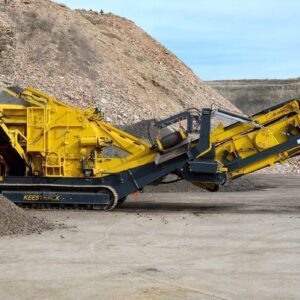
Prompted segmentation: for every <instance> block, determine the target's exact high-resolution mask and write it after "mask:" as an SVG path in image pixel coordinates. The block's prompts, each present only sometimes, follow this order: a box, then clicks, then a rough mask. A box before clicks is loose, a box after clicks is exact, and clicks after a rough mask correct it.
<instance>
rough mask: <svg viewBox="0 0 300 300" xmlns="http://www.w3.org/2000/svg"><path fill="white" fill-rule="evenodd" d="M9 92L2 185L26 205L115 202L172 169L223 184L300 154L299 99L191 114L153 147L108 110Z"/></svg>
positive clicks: (3, 107)
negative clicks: (251, 109)
mask: <svg viewBox="0 0 300 300" xmlns="http://www.w3.org/2000/svg"><path fill="white" fill-rule="evenodd" d="M1 93H4V97H0V178H1V180H0V192H1V193H3V194H4V195H6V196H7V197H8V198H9V199H11V200H12V201H14V202H15V203H18V204H24V203H28V202H30V203H35V202H43V203H45V202H46V203H52V201H55V202H60V203H64V204H71V205H73V204H74V203H77V204H80V205H82V204H84V205H85V204H88V205H101V206H102V207H106V208H109V209H112V208H114V207H115V206H116V205H117V204H118V203H121V201H124V199H125V198H126V196H127V195H129V194H130V193H133V192H135V191H138V190H141V189H142V188H143V187H144V186H146V185H148V184H159V183H162V182H163V179H164V178H166V177H167V176H168V175H169V174H172V175H177V177H178V180H181V179H184V180H187V181H189V182H192V183H193V184H194V185H196V186H198V187H200V188H204V189H207V190H210V191H215V190H216V189H217V188H218V186H219V185H220V184H224V183H225V181H226V177H227V176H229V177H232V178H235V177H239V176H242V175H245V174H249V173H252V172H254V171H256V170H259V169H262V168H265V167H268V166H272V165H274V164H275V163H278V162H284V161H286V160H287V159H288V158H290V157H293V156H296V155H298V154H299V153H300V107H299V100H289V101H286V102H284V103H280V104H278V105H276V106H274V107H271V108H269V109H267V110H264V111H262V112H260V113H258V114H256V115H254V116H252V117H248V116H242V115H237V114H235V113H230V112H226V111H223V110H221V109H219V110H212V109H203V110H202V112H201V113H200V112H199V111H198V110H196V111H197V114H196V115H195V114H194V115H193V114H192V113H190V112H189V111H186V112H182V113H179V114H177V115H174V116H171V117H169V118H167V119H164V120H160V121H157V122H156V125H157V126H159V128H164V127H168V126H170V125H171V124H174V123H176V122H178V123H179V124H180V126H179V129H177V130H175V131H173V132H172V133H170V134H169V135H166V136H164V137H162V138H161V139H156V141H155V142H154V143H153V144H150V143H148V142H145V141H143V140H142V139H140V138H137V137H135V136H133V135H131V134H129V133H127V132H125V131H123V130H120V129H119V128H117V127H115V126H113V125H111V124H109V123H107V122H105V121H104V116H103V114H102V113H101V111H99V110H98V109H94V108H88V109H85V110H83V109H80V108H75V107H71V106H69V105H67V104H64V103H62V102H60V101H58V100H56V99H54V98H53V97H51V96H49V95H47V94H45V93H43V92H40V91H37V90H35V89H33V88H26V89H16V88H2V91H1V90H0V96H1ZM2 96H3V95H2ZM217 115H218V116H222V115H223V116H224V115H225V116H227V117H230V118H232V119H233V120H235V122H234V123H233V124H231V125H229V126H224V125H223V124H222V123H221V122H219V123H218V125H217V126H216V128H215V129H213V130H211V123H210V122H211V121H210V120H211V118H212V117H213V116H217ZM182 120H184V121H186V123H187V126H186V128H184V127H183V126H182V125H181V124H182V123H181V121H182ZM195 128H196V129H195ZM165 183H166V182H165Z"/></svg>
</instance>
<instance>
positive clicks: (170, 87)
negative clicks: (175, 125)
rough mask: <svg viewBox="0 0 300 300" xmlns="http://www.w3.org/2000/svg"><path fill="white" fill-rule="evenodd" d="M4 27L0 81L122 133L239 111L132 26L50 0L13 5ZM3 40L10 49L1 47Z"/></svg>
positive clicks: (1, 11) (5, 9) (5, 10)
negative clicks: (192, 110) (125, 128)
mask: <svg viewBox="0 0 300 300" xmlns="http://www.w3.org/2000/svg"><path fill="white" fill-rule="evenodd" d="M0 3H1V2H0ZM0 20H1V22H2V23H3V24H5V28H4V27H1V23H0V43H1V44H2V46H3V47H4V48H5V51H3V57H2V64H1V63H0V80H2V81H10V82H12V83H13V84H16V85H20V86H33V87H35V88H38V89H41V90H43V91H45V92H47V93H49V94H52V95H53V96H55V97H56V98H58V99H61V100H64V101H66V102H68V103H69V104H73V105H76V106H83V107H84V106H97V107H99V108H101V109H102V110H103V111H104V112H105V113H106V116H107V118H108V120H111V121H113V122H114V123H116V124H118V125H126V124H132V123H135V122H138V121H142V120H144V119H151V118H157V117H166V116H168V115H170V114H173V113H177V112H178V111H180V110H182V109H184V108H187V107H198V108H200V107H207V106H208V107H209V106H211V104H213V103H215V104H216V105H219V106H222V107H226V108H229V109H235V107H234V106H233V105H232V104H231V103H229V101H227V100H226V99H225V98H223V97H222V96H220V95H219V94H218V93H217V92H215V91H214V90H213V89H212V88H210V87H209V86H208V85H207V84H206V83H204V82H203V81H202V80H200V79H199V78H198V77H197V76H195V75H194V73H193V72H192V70H191V69H189V68H188V67H187V66H186V65H185V64H183V63H182V62H181V61H180V60H178V59H177V57H176V56H175V55H174V54H172V53H171V52H170V51H169V50H167V49H166V48H165V47H163V46H162V45H161V44H160V43H158V42H157V41H155V40H154V39H153V38H151V37H150V36H149V35H148V34H147V33H145V32H144V31H143V30H142V29H141V28H139V27H138V26H136V25H135V24H134V23H133V22H131V21H129V20H127V19H124V18H121V17H118V16H115V15H113V14H104V13H101V12H99V13H98V12H94V11H85V10H76V11H74V10H71V9H69V8H67V7H66V6H64V5H59V4H57V3H54V2H51V1H48V0H35V1H22V0H19V1H16V0H15V1H11V2H10V3H9V4H6V5H5V4H3V2H2V3H1V4H0ZM3 26H4V25H3ZM4 34H5V35H7V34H8V36H9V37H10V39H9V41H6V40H5V41H3V42H1V36H2V35H4ZM7 47H8V49H9V51H7V50H6V48H7ZM0 48H1V47H0ZM11 58H12V59H11Z"/></svg>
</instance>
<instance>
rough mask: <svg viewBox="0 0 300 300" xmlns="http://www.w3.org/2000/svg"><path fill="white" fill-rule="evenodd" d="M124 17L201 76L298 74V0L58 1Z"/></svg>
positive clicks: (215, 77) (299, 71)
mask: <svg viewBox="0 0 300 300" xmlns="http://www.w3.org/2000/svg"><path fill="white" fill-rule="evenodd" d="M59 2H60V3H64V4H66V5H67V6H69V7H71V8H85V9H93V10H98V11H100V10H101V9H103V10H104V12H112V13H114V14H117V15H120V16H122V17H126V18H128V19H131V20H132V21H134V22H135V23H136V24H137V25H139V26H140V27H142V28H143V29H144V30H145V31H147V32H148V33H149V34H150V35H152V36H153V37H154V38H155V39H157V40H158V41H159V42H161V43H162V44H163V45H165V46H166V47H167V48H168V49H169V50H171V51H172V52H173V53H174V54H175V55H176V56H177V57H179V58H180V59H181V60H182V61H183V62H185V63H186V64H187V65H188V66H189V67H191V68H192V69H193V71H194V72H195V73H196V74H197V75H198V76H199V77H201V78H202V79H205V80H217V79H254V78H255V79H256V78H257V79H265V78H292V77H300V53H299V50H300V17H299V13H300V0H185V1H184V0H172V1H167V0H165V1H163V0H151V1H149V0H148V1H142V0H96V1H95V0H94V1H93V0H60V1H59Z"/></svg>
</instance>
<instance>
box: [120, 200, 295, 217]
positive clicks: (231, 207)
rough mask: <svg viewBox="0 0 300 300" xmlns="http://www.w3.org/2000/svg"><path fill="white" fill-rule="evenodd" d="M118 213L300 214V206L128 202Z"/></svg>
mask: <svg viewBox="0 0 300 300" xmlns="http://www.w3.org/2000/svg"><path fill="white" fill-rule="evenodd" d="M116 211H118V212H126V213H150V212H164V213H175V212H186V213H192V214H196V215H197V214H199V215H201V214H274V213H276V214H291V213H295V214H300V206H296V205H295V206H272V205H271V204H270V205H265V204H262V205H257V204H245V203H224V204H223V203H220V204H219V203H218V204H207V203H188V202H186V203H185V202H157V201H155V202H150V201H147V202H146V201H145V202H139V203H137V202H135V203H134V202H128V203H124V204H123V205H122V206H120V207H117V208H116Z"/></svg>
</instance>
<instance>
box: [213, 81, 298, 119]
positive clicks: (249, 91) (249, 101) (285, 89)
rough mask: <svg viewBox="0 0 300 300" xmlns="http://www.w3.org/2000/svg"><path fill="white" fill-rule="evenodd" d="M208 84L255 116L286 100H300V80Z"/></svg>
mask: <svg viewBox="0 0 300 300" xmlns="http://www.w3.org/2000/svg"><path fill="white" fill-rule="evenodd" d="M207 83H208V84H209V85H210V86H212V87H213V88H215V89H216V90H217V91H218V92H219V93H220V94H222V95H223V96H224V97H226V98H227V99H229V100H230V101H231V102H232V103H233V104H234V105H236V106H237V107H238V108H239V109H240V110H242V111H244V112H247V113H248V114H253V113H255V112H257V111H260V110H262V109H264V108H266V107H268V106H271V105H274V104H276V103H278V102H281V101H283V100H285V99H290V98H300V78H296V79H288V80H221V81H209V82H207Z"/></svg>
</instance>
